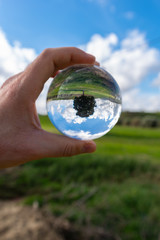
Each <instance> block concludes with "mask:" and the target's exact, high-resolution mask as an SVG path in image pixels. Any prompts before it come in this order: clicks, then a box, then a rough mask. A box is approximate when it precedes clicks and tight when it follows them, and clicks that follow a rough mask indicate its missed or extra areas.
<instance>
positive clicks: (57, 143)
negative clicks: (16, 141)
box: [33, 130, 96, 158]
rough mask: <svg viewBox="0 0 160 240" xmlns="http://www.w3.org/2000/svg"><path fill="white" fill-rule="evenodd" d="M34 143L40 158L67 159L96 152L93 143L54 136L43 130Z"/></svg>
mask: <svg viewBox="0 0 160 240" xmlns="http://www.w3.org/2000/svg"><path fill="white" fill-rule="evenodd" d="M34 138H36V141H33V142H34V145H33V146H35V150H36V152H37V155H38V156H37V157H38V158H43V157H67V156H73V155H77V154H82V153H92V152H94V151H95V150H96V144H95V142H93V141H82V140H76V139H73V138H69V137H66V136H63V135H58V134H52V133H49V132H46V131H44V130H41V132H40V135H39V136H38V137H37V136H36V135H34Z"/></svg>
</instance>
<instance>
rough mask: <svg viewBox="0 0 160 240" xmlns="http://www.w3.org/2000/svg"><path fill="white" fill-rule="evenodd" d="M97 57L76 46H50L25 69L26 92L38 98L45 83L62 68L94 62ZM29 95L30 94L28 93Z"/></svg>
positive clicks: (34, 98)
mask: <svg viewBox="0 0 160 240" xmlns="http://www.w3.org/2000/svg"><path fill="white" fill-rule="evenodd" d="M94 63H95V57H94V56H93V55H90V54H87V53H86V52H84V51H82V50H80V49H78V48H74V47H64V48H50V49H46V50H44V51H43V52H42V53H41V54H40V55H39V56H38V57H37V58H36V59H35V60H34V62H33V63H31V64H30V65H29V66H28V68H27V69H26V70H25V71H24V79H23V84H22V85H23V87H24V88H25V89H24V90H25V92H26V93H29V94H30V97H31V98H32V99H33V100H36V99H37V97H38V96H39V94H40V92H41V91H42V89H43V86H44V83H45V82H46V81H47V80H48V79H49V78H50V77H51V76H54V75H55V74H56V72H57V71H58V70H60V69H63V68H66V67H68V66H70V65H73V64H94ZM27 95H28V94H27Z"/></svg>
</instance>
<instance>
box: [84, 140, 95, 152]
mask: <svg viewBox="0 0 160 240" xmlns="http://www.w3.org/2000/svg"><path fill="white" fill-rule="evenodd" d="M95 150H96V144H95V142H85V144H84V146H83V153H92V152H94V151H95Z"/></svg>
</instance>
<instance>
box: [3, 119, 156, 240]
mask: <svg viewBox="0 0 160 240" xmlns="http://www.w3.org/2000/svg"><path fill="white" fill-rule="evenodd" d="M41 124H42V126H43V128H45V129H46V130H49V131H52V132H56V130H55V128H54V127H53V126H52V125H51V124H50V122H49V120H48V119H47V118H46V117H41ZM96 143H97V151H96V152H95V153H93V154H84V155H80V156H76V157H70V158H60V159H42V160H39V161H34V162H31V163H27V164H25V165H23V166H21V167H19V168H16V171H14V170H12V171H11V172H2V174H1V175H0V198H1V199H15V198H17V197H19V198H20V197H21V198H22V199H23V203H25V204H29V205H32V204H33V202H35V201H38V203H39V206H40V207H43V206H48V207H49V209H50V211H51V212H52V213H53V214H54V215H55V216H57V217H59V216H61V217H64V218H66V219H68V220H69V221H70V222H72V223H73V224H74V225H77V226H82V227H83V226H85V227H86V226H88V227H90V226H92V227H101V228H102V229H103V230H104V231H105V232H106V233H108V234H109V235H110V236H112V237H111V238H107V239H123V240H141V239H142V240H143V239H144V240H145V239H147V240H152V239H153V240H156V239H158V237H159V236H160V128H154V129H151V128H133V127H126V126H116V127H114V128H113V129H112V130H111V131H110V133H108V134H107V135H106V136H104V137H102V138H100V139H98V140H96ZM104 239H105V238H104ZM70 240H72V239H70Z"/></svg>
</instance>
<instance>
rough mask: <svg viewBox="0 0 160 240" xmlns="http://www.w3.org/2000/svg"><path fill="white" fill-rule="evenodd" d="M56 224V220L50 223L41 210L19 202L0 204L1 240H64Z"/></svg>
mask: <svg viewBox="0 0 160 240" xmlns="http://www.w3.org/2000/svg"><path fill="white" fill-rule="evenodd" d="M54 222H55V221H54V218H53V219H52V221H49V222H48V221H47V219H46V218H44V216H43V214H42V212H41V211H39V209H36V208H31V207H26V206H25V207H24V206H22V205H21V204H19V203H18V202H6V201H5V202H0V239H1V240H22V239H23V240H28V239H30V240H40V239H45V240H64V238H62V237H61V236H60V235H59V234H58V233H57V232H56V230H55V227H54ZM49 223H50V224H49Z"/></svg>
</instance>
